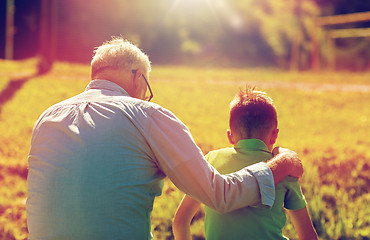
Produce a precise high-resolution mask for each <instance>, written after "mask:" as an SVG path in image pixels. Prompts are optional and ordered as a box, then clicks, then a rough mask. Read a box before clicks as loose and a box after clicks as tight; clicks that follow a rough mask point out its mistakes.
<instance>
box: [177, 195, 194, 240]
mask: <svg viewBox="0 0 370 240" xmlns="http://www.w3.org/2000/svg"><path fill="white" fill-rule="evenodd" d="M199 206H200V202H198V201H196V200H195V199H193V198H191V197H190V196H188V195H185V196H184V198H183V199H182V201H181V203H180V205H179V207H178V208H177V211H176V213H175V218H174V219H173V224H172V231H173V235H174V236H175V239H176V240H191V239H192V237H191V233H190V223H191V220H192V219H193V217H194V215H195V213H196V212H197V211H198V209H199Z"/></svg>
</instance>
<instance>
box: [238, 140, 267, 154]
mask: <svg viewBox="0 0 370 240" xmlns="http://www.w3.org/2000/svg"><path fill="white" fill-rule="evenodd" d="M250 139H258V140H261V141H262V142H263V143H264V144H265V145H266V146H267V149H268V150H269V151H270V152H272V149H273V147H274V145H273V144H267V143H266V141H264V140H262V139H260V138H240V139H238V140H237V142H236V143H235V144H234V147H235V145H236V144H237V143H238V142H239V141H240V140H250Z"/></svg>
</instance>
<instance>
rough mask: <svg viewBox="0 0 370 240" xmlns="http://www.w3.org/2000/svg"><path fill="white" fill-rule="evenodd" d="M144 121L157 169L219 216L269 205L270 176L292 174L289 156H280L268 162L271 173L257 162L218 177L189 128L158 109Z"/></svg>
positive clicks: (166, 112)
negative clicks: (249, 207)
mask: <svg viewBox="0 0 370 240" xmlns="http://www.w3.org/2000/svg"><path fill="white" fill-rule="evenodd" d="M149 117H150V119H149ZM146 119H147V121H148V125H145V126H147V127H148V129H146V131H145V132H143V136H147V137H148V138H147V142H148V143H149V145H150V148H151V150H152V151H153V154H154V156H155V158H154V159H153V160H154V161H156V164H157V166H158V167H159V168H160V169H161V171H162V172H163V173H165V174H166V175H167V176H168V177H169V179H170V180H171V181H172V182H173V183H174V184H175V185H176V187H178V188H179V189H180V190H181V191H183V192H184V193H186V194H188V195H190V196H191V197H193V198H194V199H196V200H198V201H200V202H202V203H204V204H205V205H207V206H208V207H210V208H212V209H214V210H216V211H217V212H219V213H226V212H229V211H232V210H235V209H238V208H241V207H245V206H252V205H255V204H259V203H262V204H264V205H268V206H272V204H273V202H274V198H275V187H274V176H273V174H275V175H276V176H279V178H283V177H285V176H286V175H288V174H289V173H291V171H290V170H289V169H290V167H289V164H292V163H291V162H293V161H291V160H289V161H287V160H288V159H286V157H284V156H290V155H292V153H281V155H280V156H277V157H276V158H275V159H273V160H272V162H271V163H269V164H270V165H271V164H272V165H271V167H272V169H273V173H272V172H271V170H270V168H269V166H268V165H267V164H266V163H257V164H255V165H252V166H248V167H247V168H244V169H241V170H240V171H238V172H235V173H231V174H228V175H221V174H220V173H219V172H218V171H217V170H216V169H214V168H213V167H212V166H211V165H210V164H209V163H208V162H207V161H206V160H205V159H204V156H203V154H202V151H201V150H200V149H199V147H198V146H197V145H196V144H195V142H194V140H193V138H192V136H191V134H190V131H189V129H188V128H187V127H186V126H185V125H184V124H183V123H182V122H181V121H180V120H179V119H177V118H176V116H174V115H173V114H172V113H171V112H169V111H168V110H165V109H163V108H158V109H156V111H153V112H152V113H151V114H149V115H147V116H146ZM276 162H279V164H276ZM275 165H276V167H275ZM279 165H282V166H279Z"/></svg>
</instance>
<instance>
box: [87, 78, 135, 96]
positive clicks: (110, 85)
mask: <svg viewBox="0 0 370 240" xmlns="http://www.w3.org/2000/svg"><path fill="white" fill-rule="evenodd" d="M90 89H103V90H108V91H113V92H116V93H119V94H120V95H121V94H123V95H125V96H130V95H129V94H128V93H127V92H126V91H125V89H123V88H122V87H120V86H119V85H117V84H116V83H114V82H111V81H108V80H103V79H96V80H92V81H90V83H89V85H87V87H86V89H85V91H88V90H90Z"/></svg>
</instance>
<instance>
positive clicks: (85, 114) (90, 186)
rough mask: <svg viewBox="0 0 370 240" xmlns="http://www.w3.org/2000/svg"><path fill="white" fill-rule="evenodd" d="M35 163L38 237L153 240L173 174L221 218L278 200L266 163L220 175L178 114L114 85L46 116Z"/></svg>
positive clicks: (31, 199)
mask: <svg viewBox="0 0 370 240" xmlns="http://www.w3.org/2000/svg"><path fill="white" fill-rule="evenodd" d="M28 162H29V175H28V180H27V182H28V199H27V215H28V216H27V221H28V230H29V239H30V240H42V239H76V240H81V239H89V240H92V239H151V238H152V236H151V233H150V214H151V211H152V207H153V201H154V198H155V196H158V195H160V194H161V191H162V185H163V179H164V177H165V176H168V177H169V178H170V180H171V181H172V182H173V183H174V184H175V185H176V186H177V187H178V188H179V189H180V190H182V191H184V192H185V193H187V194H189V195H191V196H193V197H194V198H196V199H198V200H199V201H201V202H203V203H204V204H206V205H208V206H209V207H211V208H213V209H215V210H217V211H219V212H228V211H232V210H234V209H238V208H240V207H243V206H246V205H253V204H255V203H260V202H262V204H265V205H269V206H271V205H272V203H273V201H274V184H273V176H272V173H271V171H270V169H269V168H268V167H267V165H266V164H265V163H259V164H257V165H253V166H251V167H249V168H245V169H242V170H240V171H239V172H237V173H233V174H230V175H220V174H219V173H218V172H217V170H215V169H214V168H213V167H212V166H211V165H209V164H208V163H207V161H206V160H205V159H204V157H203V155H202V152H201V150H200V149H199V148H198V147H197V146H196V144H195V142H194V140H193V138H192V136H191V134H190V132H189V130H188V129H187V128H186V126H185V125H184V124H183V123H182V122H181V121H180V120H179V119H177V118H176V116H174V115H173V114H172V113H171V112H170V111H168V110H166V109H164V108H162V107H161V106H159V105H157V104H154V103H148V102H145V101H142V100H139V99H136V98H132V97H130V96H129V95H128V94H127V93H126V92H125V90H124V89H123V88H121V87H120V86H118V85H116V84H115V83H112V82H110V81H106V80H93V81H91V82H90V84H89V85H88V87H87V88H86V91H85V92H83V93H81V94H79V95H77V96H75V97H72V98H70V99H68V100H65V101H63V102H61V103H58V104H56V105H54V106H52V107H50V108H49V109H47V110H46V111H45V112H44V113H43V114H42V115H41V116H40V118H39V120H38V121H37V122H36V124H35V127H34V130H33V136H32V141H31V148H30V153H29V157H28ZM259 192H261V195H260V194H259Z"/></svg>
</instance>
